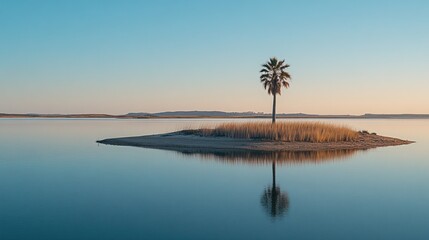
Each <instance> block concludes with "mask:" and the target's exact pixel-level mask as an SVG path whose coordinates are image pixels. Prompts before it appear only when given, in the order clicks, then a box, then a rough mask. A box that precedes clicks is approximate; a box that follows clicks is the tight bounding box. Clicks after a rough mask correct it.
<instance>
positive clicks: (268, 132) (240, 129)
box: [97, 122, 413, 152]
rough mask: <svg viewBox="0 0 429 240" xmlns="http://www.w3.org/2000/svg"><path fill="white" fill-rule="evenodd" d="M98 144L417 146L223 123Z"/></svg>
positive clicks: (355, 134)
mask: <svg viewBox="0 0 429 240" xmlns="http://www.w3.org/2000/svg"><path fill="white" fill-rule="evenodd" d="M97 142H98V143H102V144H109V145H121V146H135V147H146V148H156V149H165V150H176V151H181V152H183V151H208V150H209V151H263V152H279V151H327V150H366V149H370V148H376V147H385V146H396V145H403V144H410V143H413V141H408V140H401V139H398V138H392V137H385V136H379V135H377V134H376V133H369V132H367V131H355V130H353V129H350V128H348V127H345V126H336V125H332V124H326V123H317V122H278V123H276V124H272V123H269V122H244V123H223V124H219V125H217V126H213V127H205V128H200V129H186V130H181V131H177V132H172V133H165V134H156V135H147V136H136V137H122V138H111V139H104V140H99V141H97Z"/></svg>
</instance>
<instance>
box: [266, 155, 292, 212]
mask: <svg viewBox="0 0 429 240" xmlns="http://www.w3.org/2000/svg"><path fill="white" fill-rule="evenodd" d="M272 165H273V184H272V185H271V186H269V187H267V188H265V190H264V192H263V193H262V196H261V205H262V206H263V207H264V209H265V210H266V211H267V212H268V214H269V215H270V216H271V217H280V216H283V214H284V213H285V212H287V210H288V209H289V198H288V195H287V193H286V192H282V191H281V190H280V187H279V186H277V185H276V162H273V163H272Z"/></svg>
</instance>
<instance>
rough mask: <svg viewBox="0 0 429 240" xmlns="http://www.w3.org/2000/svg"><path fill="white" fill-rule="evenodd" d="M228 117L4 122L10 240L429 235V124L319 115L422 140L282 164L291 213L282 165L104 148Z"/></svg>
mask: <svg viewBox="0 0 429 240" xmlns="http://www.w3.org/2000/svg"><path fill="white" fill-rule="evenodd" d="M224 121H246V120H226V119H216V120H204V119H191V120H189V119H165V120H164V119H146V120H114V119H104V120H100V119H98V120H97V119H85V120H83V119H0V239H5V240H7V239H44V240H48V239H270V238H272V239H274V238H276V239H429V220H428V219H429V121H428V120H311V121H324V122H334V123H339V124H344V125H348V126H351V127H353V128H355V129H358V130H362V129H365V130H369V131H370V132H377V133H378V134H381V135H388V136H393V137H399V138H403V139H410V140H415V141H417V142H416V143H414V144H411V145H403V146H397V147H384V148H377V149H374V150H368V151H361V152H356V153H353V154H349V155H347V156H344V157H339V158H335V159H323V161H315V160H317V159H308V161H301V162H298V161H287V162H283V163H282V162H279V163H277V165H276V178H275V189H278V191H279V192H278V194H281V195H275V196H277V197H278V196H283V200H284V201H287V202H284V203H285V204H286V205H283V211H282V213H281V214H272V212H271V211H270V207H267V206H266V204H267V202H265V205H264V204H263V201H262V196H264V194H266V192H265V191H266V190H267V189H268V190H269V189H273V188H272V187H273V172H272V163H271V162H270V159H268V160H267V161H265V162H264V161H258V162H257V161H252V159H248V160H246V159H243V158H241V159H239V161H234V160H233V159H231V158H220V157H210V156H209V155H185V154H181V153H177V152H173V151H165V150H155V149H145V148H136V147H119V146H108V145H99V144H97V143H96V140H99V139H104V138H109V137H119V136H132V135H145V134H153V133H162V132H170V131H175V130H179V129H182V128H190V127H199V126H202V125H210V124H213V123H219V122H224ZM303 121H309V120H303ZM244 158H245V157H244ZM270 194H272V193H270ZM269 196H271V195H269ZM270 199H271V198H270ZM270 203H271V202H270V201H268V204H270Z"/></svg>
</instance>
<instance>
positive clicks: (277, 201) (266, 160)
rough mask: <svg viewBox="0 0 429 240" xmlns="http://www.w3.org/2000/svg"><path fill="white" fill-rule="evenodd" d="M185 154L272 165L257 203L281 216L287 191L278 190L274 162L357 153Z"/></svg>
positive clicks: (309, 161) (315, 160)
mask: <svg viewBox="0 0 429 240" xmlns="http://www.w3.org/2000/svg"><path fill="white" fill-rule="evenodd" d="M179 153H180V154H183V155H186V156H194V157H198V158H200V159H204V160H215V161H221V162H224V163H227V164H258V165H267V164H271V165H272V185H271V186H268V187H266V188H265V189H264V191H263V192H262V195H261V200H260V204H261V206H262V207H263V208H264V210H265V211H266V212H267V213H268V215H269V216H271V217H272V218H278V217H282V216H284V215H285V214H286V213H287V211H288V209H289V203H290V201H289V197H288V194H287V192H285V191H284V192H282V191H281V189H280V186H278V185H277V183H276V165H277V164H282V165H284V164H286V165H287V164H289V165H295V164H321V163H325V162H330V161H335V160H342V159H346V158H349V157H351V156H352V155H353V154H355V153H357V150H329V151H283V152H261V151H221V150H192V151H179Z"/></svg>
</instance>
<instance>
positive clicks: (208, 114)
mask: <svg viewBox="0 0 429 240" xmlns="http://www.w3.org/2000/svg"><path fill="white" fill-rule="evenodd" d="M270 117H271V113H263V112H222V111H171V112H158V113H146V112H138V113H128V114H124V115H111V114H37V113H28V114H7V113H0V118H125V119H133V118H142V119H144V118H270ZM277 117H278V118H351V119H429V114H370V113H367V114H364V115H319V114H305V113H280V114H277Z"/></svg>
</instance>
